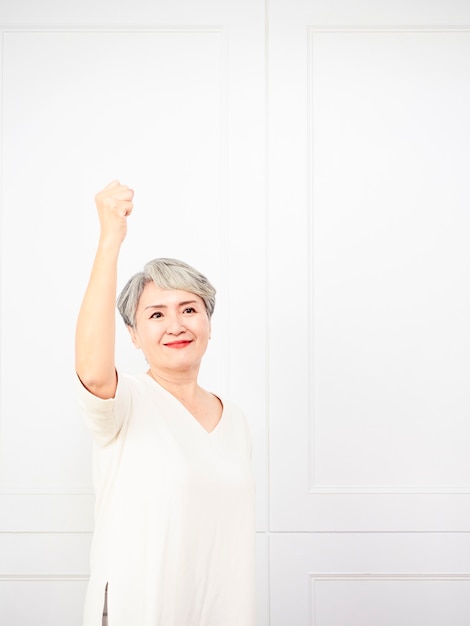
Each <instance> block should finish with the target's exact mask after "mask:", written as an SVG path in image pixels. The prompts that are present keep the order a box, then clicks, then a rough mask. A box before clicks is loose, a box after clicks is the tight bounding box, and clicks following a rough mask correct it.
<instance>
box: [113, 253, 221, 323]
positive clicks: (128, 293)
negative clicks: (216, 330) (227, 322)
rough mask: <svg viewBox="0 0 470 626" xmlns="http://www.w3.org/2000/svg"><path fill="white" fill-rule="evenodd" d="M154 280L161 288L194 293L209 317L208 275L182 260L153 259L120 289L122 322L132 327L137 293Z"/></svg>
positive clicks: (211, 293) (212, 300)
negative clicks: (200, 299) (200, 300)
mask: <svg viewBox="0 0 470 626" xmlns="http://www.w3.org/2000/svg"><path fill="white" fill-rule="evenodd" d="M152 281H153V282H154V283H155V284H156V285H157V287H160V289H180V290H182V291H189V293H194V294H196V295H197V296H199V297H200V298H202V300H203V301H204V305H205V307H206V311H207V315H208V317H209V319H210V318H211V316H212V313H213V312H214V307H215V293H216V292H215V289H214V287H213V286H212V285H211V283H210V282H209V281H208V280H207V278H206V277H205V276H204V275H203V274H201V272H198V270H196V269H194V267H191V265H188V264H187V263H184V261H178V259H153V260H152V261H149V262H148V263H146V264H145V266H144V269H143V271H142V272H139V273H137V274H134V276H132V278H130V279H129V280H128V281H127V283H126V285H125V287H124V289H123V290H122V291H121V293H120V295H119V297H118V300H117V308H118V310H119V313H120V314H121V316H122V319H123V320H124V322H125V324H127V326H130V327H131V328H134V327H135V314H136V311H137V306H138V304H139V300H140V296H141V295H142V292H143V290H144V287H145V285H146V284H147V283H150V282H152Z"/></svg>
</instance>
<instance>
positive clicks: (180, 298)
mask: <svg viewBox="0 0 470 626" xmlns="http://www.w3.org/2000/svg"><path fill="white" fill-rule="evenodd" d="M187 302H197V303H199V304H202V305H204V301H203V299H202V298H201V297H200V296H198V295H196V294H195V293H192V292H191V291H184V290H183V289H162V288H161V287H159V286H158V285H156V284H155V283H154V282H153V281H151V282H149V283H147V284H146V285H145V287H144V290H143V291H142V295H141V296H140V300H139V304H138V306H137V310H139V309H140V310H142V309H144V308H145V307H147V306H166V307H170V306H178V305H179V304H182V303H187Z"/></svg>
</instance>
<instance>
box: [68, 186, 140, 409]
mask: <svg viewBox="0 0 470 626" xmlns="http://www.w3.org/2000/svg"><path fill="white" fill-rule="evenodd" d="M133 197H134V192H133V191H132V189H129V187H126V186H125V185H121V184H120V183H119V182H118V181H113V182H112V183H110V184H109V185H107V186H106V187H105V188H104V189H103V190H102V191H100V192H99V193H97V194H96V196H95V203H96V208H97V209H98V215H99V220H100V227H101V230H100V238H99V243H98V249H97V251H96V256H95V260H94V263H93V267H92V270H91V275H90V280H89V283H88V287H87V289H86V291H85V295H84V297H83V302H82V305H81V307H80V312H79V315H78V320H77V328H76V334H75V369H76V371H77V374H78V376H79V378H80V380H81V381H82V383H83V384H84V385H85V387H86V388H87V389H88V390H89V391H91V393H93V394H94V395H95V396H98V397H99V398H112V397H114V394H115V392H116V384H117V380H116V366H115V359H114V345H115V330H116V329H115V315H116V313H115V306H116V286H117V262H118V257H119V251H120V249H121V244H122V242H123V241H124V238H125V236H126V233H127V217H128V215H130V213H131V211H132V207H133V205H132V199H133Z"/></svg>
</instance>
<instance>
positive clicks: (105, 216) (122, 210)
mask: <svg viewBox="0 0 470 626" xmlns="http://www.w3.org/2000/svg"><path fill="white" fill-rule="evenodd" d="M133 198H134V192H133V190H132V189H130V188H129V187H127V186H126V185H121V183H120V182H119V181H117V180H113V181H112V182H111V183H109V185H107V186H106V187H105V188H104V189H102V190H101V191H99V192H98V193H97V194H96V196H95V203H96V208H97V209H98V215H99V219H100V225H101V237H102V238H108V237H109V238H112V239H116V240H118V241H119V242H122V241H123V240H124V238H125V236H126V233H127V217H128V216H129V215H130V214H131V213H132V209H133V204H132V199H133Z"/></svg>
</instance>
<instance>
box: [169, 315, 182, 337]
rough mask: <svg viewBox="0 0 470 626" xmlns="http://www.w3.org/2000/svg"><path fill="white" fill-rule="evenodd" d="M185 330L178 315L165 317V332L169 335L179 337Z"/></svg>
mask: <svg viewBox="0 0 470 626" xmlns="http://www.w3.org/2000/svg"><path fill="white" fill-rule="evenodd" d="M185 330H186V327H185V325H184V323H183V320H182V319H181V317H180V316H179V315H169V316H167V327H166V332H167V333H168V334H169V335H181V334H182V333H184V332H185Z"/></svg>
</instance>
